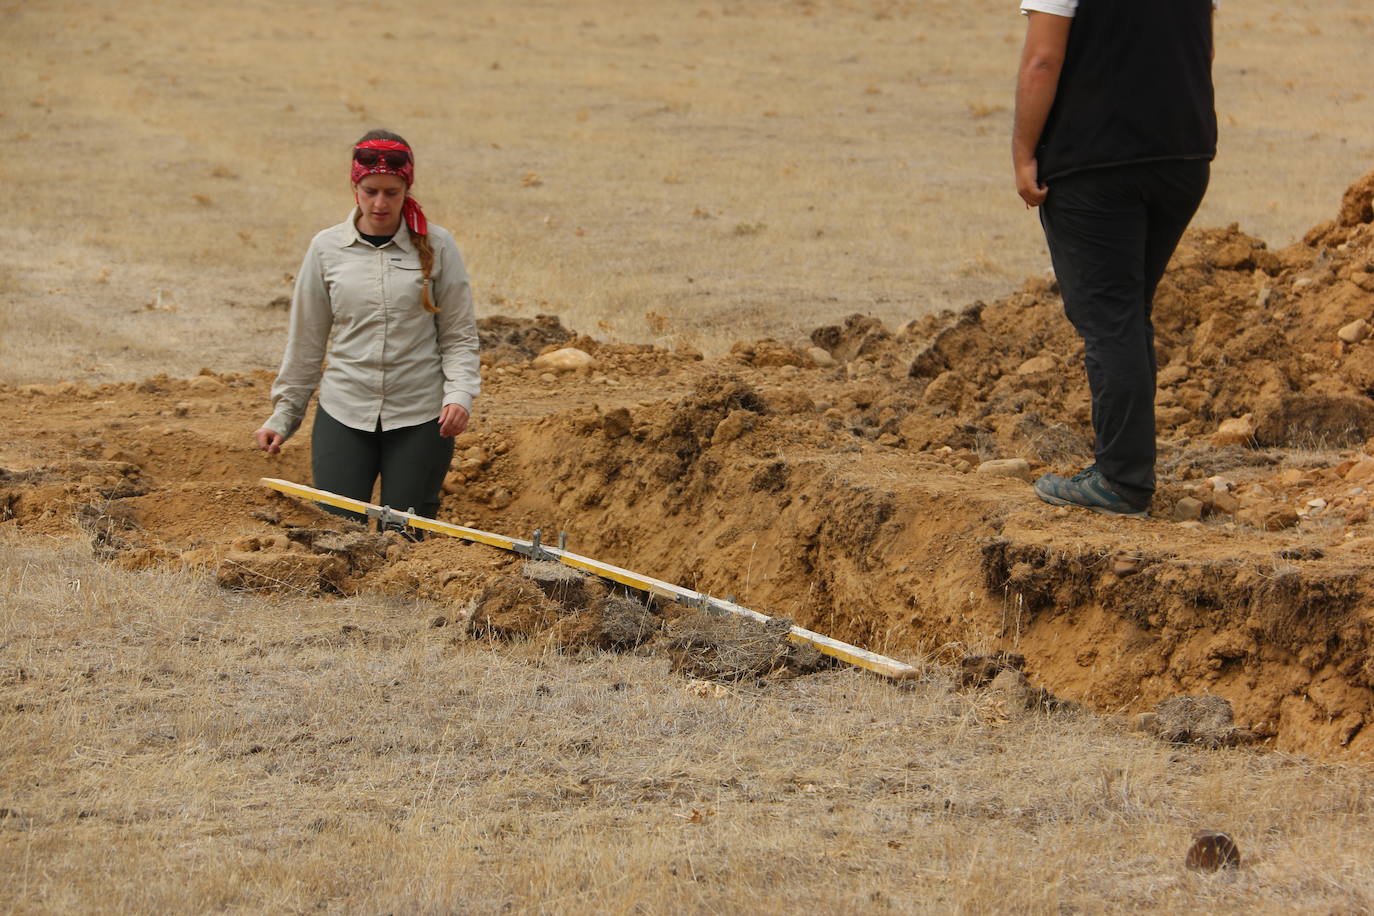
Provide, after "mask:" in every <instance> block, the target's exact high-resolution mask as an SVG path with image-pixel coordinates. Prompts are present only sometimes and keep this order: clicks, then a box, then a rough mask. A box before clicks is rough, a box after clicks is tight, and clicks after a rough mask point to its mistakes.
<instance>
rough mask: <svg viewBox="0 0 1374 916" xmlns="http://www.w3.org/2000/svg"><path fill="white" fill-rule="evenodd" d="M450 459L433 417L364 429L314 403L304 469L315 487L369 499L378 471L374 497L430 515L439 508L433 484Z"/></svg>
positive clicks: (342, 511) (438, 483) (339, 512)
mask: <svg viewBox="0 0 1374 916" xmlns="http://www.w3.org/2000/svg"><path fill="white" fill-rule="evenodd" d="M380 425H381V424H380V423H379V424H378V426H379V427H380ZM452 459H453V440H452V439H445V438H444V437H443V436H440V435H439V423H438V421H437V420H430V421H429V422H428V423H421V424H419V425H418V426H403V427H401V428H400V429H389V430H385V431H383V430H382V429H380V428H378V429H376V430H373V431H372V432H368V431H366V430H361V429H353V428H352V427H351V426H345V425H343V424H342V423H340V422H339V421H338V420H336V419H334V418H333V417H331V416H330V415H329V414H327V413H325V412H324V411H323V410H321V409H319V408H318V407H316V409H315V426H314V430H313V432H312V433H311V442H310V472H311V475H312V476H313V477H314V480H315V486H316V487H318V488H319V489H321V490H328V491H329V492H331V493H337V494H339V495H340V496H348V497H351V498H353V499H361V500H363V501H364V502H372V501H373V499H372V490H373V488H374V487H375V486H376V483H377V478H378V477H380V478H381V479H382V492H381V495H380V496H379V497H378V499H377V500H376V501H377V502H378V503H380V504H381V505H383V506H390V507H391V508H393V509H399V510H401V511H403V512H410V511H413V512H415V513H416V514H417V515H423V516H425V517H426V518H434V517H435V515H436V514H437V513H438V512H439V490H440V488H441V487H442V486H443V484H444V475H445V474H447V473H448V467H449V462H450V461H451V460H452ZM324 508H325V509H328V510H329V511H330V512H333V513H335V514H336V515H343V516H346V517H348V518H357V513H354V512H349V511H347V510H346V509H334V508H331V507H329V506H325V507H324Z"/></svg>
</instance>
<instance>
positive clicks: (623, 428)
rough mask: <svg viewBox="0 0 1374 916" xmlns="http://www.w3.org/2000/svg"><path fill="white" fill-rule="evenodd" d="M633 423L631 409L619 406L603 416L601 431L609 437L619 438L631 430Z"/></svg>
mask: <svg viewBox="0 0 1374 916" xmlns="http://www.w3.org/2000/svg"><path fill="white" fill-rule="evenodd" d="M632 425H633V423H632V420H631V417H630V411H629V409H628V408H625V407H617V408H616V409H615V410H612V411H609V412H608V413H607V414H606V415H605V416H604V417H602V418H601V433H602V435H604V436H605V437H606V438H607V439H619V438H620V437H621V436H624V435H627V434H628V433H629V432H630V429H631V427H632Z"/></svg>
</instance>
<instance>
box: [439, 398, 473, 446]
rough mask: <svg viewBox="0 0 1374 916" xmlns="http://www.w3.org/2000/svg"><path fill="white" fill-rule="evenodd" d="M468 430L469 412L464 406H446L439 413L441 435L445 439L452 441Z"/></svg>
mask: <svg viewBox="0 0 1374 916" xmlns="http://www.w3.org/2000/svg"><path fill="white" fill-rule="evenodd" d="M467 428H468V411H467V408H466V407H464V406H463V405H462V404H445V405H444V409H443V410H441V411H439V435H441V436H443V437H444V438H445V439H452V438H453V437H454V436H456V435H458V434H459V433H461V432H462V431H463V430H465V429H467Z"/></svg>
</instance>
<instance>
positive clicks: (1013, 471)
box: [977, 458, 1033, 483]
mask: <svg viewBox="0 0 1374 916" xmlns="http://www.w3.org/2000/svg"><path fill="white" fill-rule="evenodd" d="M977 473H979V474H982V475H984V476H986V477H1018V478H1020V479H1021V480H1024V481H1025V482H1026V483H1030V482H1031V481H1032V479H1033V478H1032V475H1031V469H1030V464H1029V463H1028V462H1027V461H1026V459H1024V458H994V459H992V460H991V461H984V462H983V463H982V464H980V465H978V471H977Z"/></svg>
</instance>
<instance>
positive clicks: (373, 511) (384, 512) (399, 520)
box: [367, 506, 406, 531]
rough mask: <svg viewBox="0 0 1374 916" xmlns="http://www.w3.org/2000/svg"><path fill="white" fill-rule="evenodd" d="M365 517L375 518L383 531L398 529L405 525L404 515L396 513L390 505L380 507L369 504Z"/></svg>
mask: <svg viewBox="0 0 1374 916" xmlns="http://www.w3.org/2000/svg"><path fill="white" fill-rule="evenodd" d="M367 517H368V518H375V519H376V520H377V523H378V525H380V526H381V529H382V530H383V531H400V530H403V529H404V528H405V526H406V520H405V516H403V515H399V514H397V513H396V512H394V511H393V510H392V508H391V507H390V506H382V507H381V508H380V509H377V508H374V507H372V506H369V507H368V508H367Z"/></svg>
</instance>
